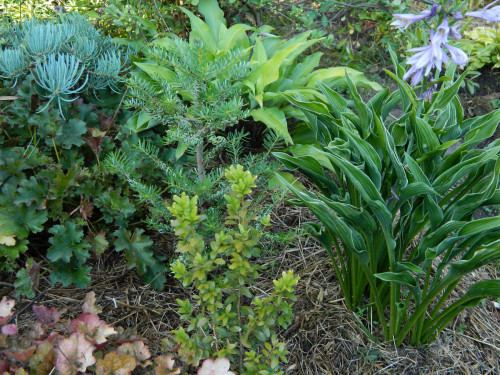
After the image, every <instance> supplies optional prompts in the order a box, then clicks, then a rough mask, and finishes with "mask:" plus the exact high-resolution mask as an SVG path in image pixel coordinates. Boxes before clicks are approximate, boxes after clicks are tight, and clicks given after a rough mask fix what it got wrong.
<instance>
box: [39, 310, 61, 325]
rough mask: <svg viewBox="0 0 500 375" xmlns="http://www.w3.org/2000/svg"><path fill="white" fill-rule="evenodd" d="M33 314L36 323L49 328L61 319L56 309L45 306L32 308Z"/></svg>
mask: <svg viewBox="0 0 500 375" xmlns="http://www.w3.org/2000/svg"><path fill="white" fill-rule="evenodd" d="M33 314H35V316H36V320H37V321H38V322H40V323H41V324H46V325H49V326H51V325H54V324H56V323H57V322H58V321H59V318H60V317H61V313H60V312H59V311H57V309H55V308H53V307H51V308H48V307H45V306H33Z"/></svg>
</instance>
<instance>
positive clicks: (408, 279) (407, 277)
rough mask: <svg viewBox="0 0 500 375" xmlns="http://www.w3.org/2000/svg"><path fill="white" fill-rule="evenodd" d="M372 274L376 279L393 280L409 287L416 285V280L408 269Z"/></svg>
mask: <svg viewBox="0 0 500 375" xmlns="http://www.w3.org/2000/svg"><path fill="white" fill-rule="evenodd" d="M373 276H375V277H376V278H377V279H380V280H383V281H388V282H394V283H397V284H400V285H403V286H406V287H408V288H410V289H411V288H413V287H415V286H417V280H416V279H415V276H413V275H412V274H411V273H410V272H408V271H402V272H383V273H376V274H374V275H373Z"/></svg>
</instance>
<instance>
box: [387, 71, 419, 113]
mask: <svg viewBox="0 0 500 375" xmlns="http://www.w3.org/2000/svg"><path fill="white" fill-rule="evenodd" d="M384 71H385V72H386V74H387V75H389V76H390V77H391V78H392V79H394V80H395V81H396V82H397V83H398V85H399V95H400V96H401V100H402V101H403V104H404V109H406V107H407V103H411V105H412V106H413V108H414V109H415V110H416V109H417V96H416V95H415V93H414V92H413V90H412V88H411V87H410V86H409V85H408V84H407V83H406V82H405V81H403V80H402V79H401V78H399V77H398V76H396V75H395V74H394V73H392V72H391V71H389V70H387V69H385V70H384Z"/></svg>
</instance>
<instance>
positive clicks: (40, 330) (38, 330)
mask: <svg viewBox="0 0 500 375" xmlns="http://www.w3.org/2000/svg"><path fill="white" fill-rule="evenodd" d="M46 333H47V330H46V329H45V327H44V326H43V325H42V323H40V322H39V321H36V322H35V323H33V325H32V326H31V331H30V332H29V337H31V338H32V339H34V340H40V339H41V338H42V337H43V336H45V334H46Z"/></svg>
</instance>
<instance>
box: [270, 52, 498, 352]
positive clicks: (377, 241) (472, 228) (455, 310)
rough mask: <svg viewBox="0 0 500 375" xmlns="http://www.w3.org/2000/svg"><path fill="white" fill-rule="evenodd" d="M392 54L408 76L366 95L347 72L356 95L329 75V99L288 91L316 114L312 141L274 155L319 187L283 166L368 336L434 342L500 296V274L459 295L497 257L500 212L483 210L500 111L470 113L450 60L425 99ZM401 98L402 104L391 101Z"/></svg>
mask: <svg viewBox="0 0 500 375" xmlns="http://www.w3.org/2000/svg"><path fill="white" fill-rule="evenodd" d="M393 57H394V56H393ZM395 66H396V70H397V75H395V74H393V73H390V72H388V74H390V75H391V76H392V77H393V78H394V79H395V80H396V82H397V83H398V85H399V88H398V89H397V90H396V91H394V92H392V93H390V92H389V89H384V90H382V91H380V92H379V93H378V94H377V95H375V96H374V97H373V98H372V99H370V100H369V101H368V102H364V101H363V100H362V99H361V97H360V96H359V94H358V93H357V90H356V87H355V85H354V84H353V83H351V82H350V80H349V78H348V77H346V79H347V81H348V83H349V88H350V94H351V97H352V101H350V102H348V101H347V100H346V99H344V98H343V97H342V96H341V95H339V94H338V93H336V92H335V91H333V90H331V89H330V88H328V87H327V86H325V85H321V84H320V87H321V91H322V93H323V95H324V96H325V98H326V100H325V101H309V100H305V99H304V98H302V97H300V96H288V100H290V102H291V103H293V104H294V105H296V106H297V107H298V108H300V109H302V110H303V111H304V113H305V115H306V116H307V118H308V119H309V121H308V123H307V124H306V130H305V131H303V132H302V134H303V136H302V138H301V139H302V142H303V144H296V145H295V146H293V147H291V148H290V153H276V154H275V156H276V157H277V158H278V159H279V160H281V161H282V162H283V163H284V165H285V166H286V167H287V168H289V169H291V170H300V171H302V172H303V173H304V174H305V175H306V176H307V177H308V179H309V180H310V181H311V182H313V183H314V184H315V186H316V188H317V192H312V191H308V190H306V189H304V188H301V187H300V184H298V183H295V184H290V183H288V182H286V180H285V179H284V178H281V181H282V184H283V185H285V186H287V187H288V189H290V191H292V192H293V193H294V194H295V195H296V197H297V198H298V199H297V200H295V201H294V202H295V203H296V204H300V205H305V206H307V207H309V208H310V209H311V211H312V212H313V213H314V214H315V215H316V216H317V218H318V219H319V220H320V222H319V223H311V224H308V225H307V226H306V227H307V230H308V231H309V232H310V233H311V234H312V235H313V236H314V237H316V238H317V239H318V241H320V242H321V244H322V245H323V246H324V247H325V250H326V251H327V252H328V254H329V255H330V257H331V260H332V265H333V269H334V271H335V274H336V276H337V278H338V281H339V283H340V287H341V289H342V292H343V294H344V297H345V302H346V305H347V306H348V308H349V309H351V310H352V311H353V312H355V313H356V314H361V315H362V316H361V317H360V321H361V319H362V320H363V321H364V322H365V327H366V332H367V333H368V334H369V335H370V337H372V338H373V339H376V336H377V335H378V334H379V333H380V334H381V335H382V338H383V339H384V340H387V341H389V340H393V341H394V343H395V344H396V345H397V346H399V345H401V344H402V343H403V342H404V341H407V342H409V343H411V344H414V345H418V344H425V343H429V342H431V341H433V340H434V339H435V338H436V336H437V335H438V334H439V333H440V332H441V331H442V330H443V329H444V328H445V327H446V326H447V325H448V323H450V322H451V321H452V320H453V319H454V318H455V317H456V316H457V315H458V314H459V313H460V312H461V311H462V310H464V309H465V308H468V307H472V306H475V305H477V304H478V303H479V302H480V301H481V300H482V299H483V298H485V297H489V296H492V297H499V296H500V280H481V281H476V282H473V283H471V285H470V287H469V288H468V290H467V291H466V292H465V293H464V294H462V295H460V296H459V297H455V296H454V295H453V293H454V291H455V288H456V286H457V285H458V284H459V283H460V282H461V281H462V280H463V279H464V278H469V280H471V278H472V277H473V276H472V275H471V274H473V273H474V271H475V270H477V269H479V268H481V267H483V266H485V265H487V264H490V263H494V262H496V261H498V259H500V230H499V228H500V226H499V225H500V217H498V216H496V217H487V218H481V219H476V218H475V214H476V213H477V212H478V210H480V209H481V208H482V207H485V206H489V205H494V204H498V203H500V189H499V177H500V159H499V153H500V141H499V140H495V141H493V142H491V143H490V144H489V145H487V146H482V147H479V145H480V144H481V142H483V141H484V140H485V139H487V138H488V137H490V136H491V135H493V134H494V132H495V129H496V127H497V124H498V123H499V121H500V111H498V110H497V111H495V112H492V113H489V114H487V115H484V116H481V117H477V118H470V119H464V115H463V109H462V106H461V105H460V100H459V98H458V96H457V91H458V89H459V86H460V84H461V81H462V80H463V78H464V76H465V74H466V73H464V74H463V75H461V76H460V77H459V79H457V80H456V81H453V80H449V78H450V77H453V74H454V66H453V64H450V66H449V67H448V69H447V72H446V77H447V78H445V79H448V80H447V81H445V83H443V85H442V87H441V89H440V90H439V92H437V93H435V94H434V95H433V96H432V99H431V100H430V101H428V102H427V101H422V100H420V101H419V100H418V99H417V96H416V94H415V93H414V92H413V90H412V89H411V87H410V86H409V85H408V84H407V83H406V82H404V81H403V80H402V79H401V78H400V77H402V76H403V73H404V70H403V69H402V67H401V66H399V65H398V64H397V63H395ZM397 106H400V107H401V108H402V110H403V111H402V114H401V115H395V113H397V112H392V110H393V109H394V108H396V107H397ZM308 132H309V133H308ZM304 134H306V135H307V134H308V135H309V136H308V137H307V136H304ZM288 180H289V178H288ZM469 282H470V281H469ZM363 312H364V313H363ZM375 321H376V322H377V323H378V324H377V325H376V326H375V325H374V324H375ZM368 327H377V328H379V329H377V330H376V331H373V332H369V331H368Z"/></svg>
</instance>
